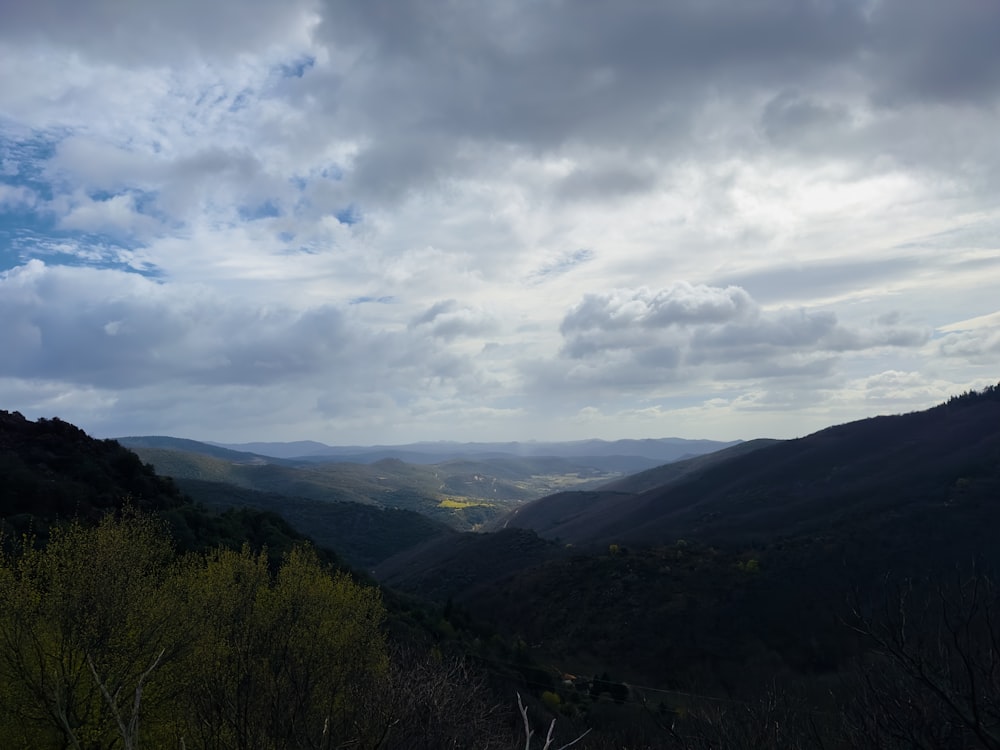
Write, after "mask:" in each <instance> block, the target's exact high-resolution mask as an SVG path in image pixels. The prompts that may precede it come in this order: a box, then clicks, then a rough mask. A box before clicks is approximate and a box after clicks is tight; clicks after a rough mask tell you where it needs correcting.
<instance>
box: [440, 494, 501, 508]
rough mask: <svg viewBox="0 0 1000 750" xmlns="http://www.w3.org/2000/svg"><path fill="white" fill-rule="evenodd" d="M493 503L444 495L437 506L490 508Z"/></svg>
mask: <svg viewBox="0 0 1000 750" xmlns="http://www.w3.org/2000/svg"><path fill="white" fill-rule="evenodd" d="M494 505H496V503H491V502H487V501H485V500H474V499H471V498H467V497H445V498H442V500H441V502H439V503H438V507H439V508H492V507H493V506H494Z"/></svg>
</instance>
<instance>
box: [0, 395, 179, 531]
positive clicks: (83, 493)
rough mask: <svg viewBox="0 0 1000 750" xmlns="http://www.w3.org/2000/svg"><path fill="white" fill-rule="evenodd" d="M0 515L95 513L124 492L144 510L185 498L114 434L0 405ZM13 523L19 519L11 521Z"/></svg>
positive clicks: (92, 515) (82, 516)
mask: <svg viewBox="0 0 1000 750" xmlns="http://www.w3.org/2000/svg"><path fill="white" fill-rule="evenodd" d="M0 477H2V478H3V479H2V481H0V517H6V518H7V519H8V521H11V522H14V521H17V520H18V519H21V520H27V519H28V518H30V517H38V518H80V519H81V520H86V519H91V518H95V517H99V516H100V515H101V514H103V512H104V511H106V510H108V509H112V508H116V507H120V506H121V504H122V502H123V501H124V500H125V499H126V498H127V499H128V501H129V502H130V503H131V504H132V505H133V507H136V508H139V509H143V510H164V509H169V508H176V507H178V506H180V505H182V504H183V503H184V498H183V496H182V495H181V493H180V492H179V491H178V489H177V487H176V486H174V485H173V483H171V482H170V481H169V480H166V479H163V478H162V477H159V476H157V475H156V473H155V472H154V471H153V469H152V467H150V466H148V465H144V464H143V463H142V461H140V460H139V457H138V456H136V455H135V454H134V453H133V452H132V451H129V450H127V449H125V448H123V447H122V446H121V445H119V444H118V443H117V442H115V441H114V440H95V439H93V438H91V437H90V436H88V435H87V434H86V433H85V432H84V431H83V430H81V429H80V428H78V427H76V426H74V425H72V424H69V423H68V422H63V421H62V420H61V419H39V420H38V421H37V422H32V421H29V420H27V419H25V418H24V417H23V416H22V415H21V414H19V413H18V412H6V411H0ZM15 525H19V524H17V523H15Z"/></svg>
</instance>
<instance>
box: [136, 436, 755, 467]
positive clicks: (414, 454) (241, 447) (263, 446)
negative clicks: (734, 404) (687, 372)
mask: <svg viewBox="0 0 1000 750" xmlns="http://www.w3.org/2000/svg"><path fill="white" fill-rule="evenodd" d="M120 439H121V438H120ZM740 442H742V441H740V440H735V441H728V442H727V441H719V440H687V439H685V438H646V439H628V440H611V441H608V440H598V439H589V440H573V441H566V442H534V441H527V442H518V441H513V442H498V443H489V442H487V443H475V442H473V443H459V442H449V441H441V442H419V443H407V444H404V445H373V446H360V445H343V446H333V445H326V444H324V443H318V442H315V441H311V440H304V441H296V442H291V443H280V442H252V443H215V442H211V443H208V445H213V446H217V447H219V448H226V449H229V450H233V451H239V452H244V453H250V454H257V455H262V456H272V457H274V458H285V459H305V458H317V459H318V458H321V459H323V460H327V461H329V460H333V459H339V460H344V461H351V462H355V463H374V462H375V461H379V460H381V459H383V458H398V459H400V460H403V461H407V462H408V463H422V464H434V463H441V462H442V461H447V460H450V459H453V458H467V457H473V456H474V457H491V458H504V457H508V456H516V457H520V458H528V457H548V456H553V457H559V458H587V459H592V458H596V457H604V458H613V457H636V458H643V459H647V460H648V461H651V462H655V463H653V464H650V465H656V464H659V463H667V462H670V461H677V460H679V459H681V458H686V457H690V456H697V455H702V454H705V453H712V452H714V451H717V450H721V449H722V448H728V447H729V446H732V445H737V444H738V443H740Z"/></svg>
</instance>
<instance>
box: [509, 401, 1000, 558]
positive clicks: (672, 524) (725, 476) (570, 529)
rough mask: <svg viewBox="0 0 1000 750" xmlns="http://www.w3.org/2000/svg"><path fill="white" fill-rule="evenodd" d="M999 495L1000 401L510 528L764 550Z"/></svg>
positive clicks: (873, 428)
mask: <svg viewBox="0 0 1000 750" xmlns="http://www.w3.org/2000/svg"><path fill="white" fill-rule="evenodd" d="M998 487H1000V400H997V399H995V398H992V392H990V393H988V394H984V395H983V396H982V397H980V398H977V399H966V400H962V399H954V400H952V401H951V402H949V403H948V404H943V405H941V406H938V407H936V408H934V409H930V410H928V411H924V412H916V413H913V414H905V415H899V416H891V417H877V418H873V419H866V420H862V421H859V422H852V423H849V424H844V425H839V426H836V427H831V428H829V429H826V430H823V431H821V432H817V433H815V434H813V435H809V436H808V437H804V438H800V439H798V440H789V441H784V442H779V443H776V444H773V445H769V446H765V447H762V448H760V449H758V450H754V451H752V452H750V453H745V454H743V455H736V456H732V457H728V458H727V459H726V460H722V461H719V462H714V463H710V464H709V465H708V466H707V467H701V468H698V469H696V470H694V471H692V472H690V473H689V474H688V475H686V476H681V477H680V478H679V479H674V480H672V481H669V482H668V483H667V484H666V485H665V486H661V487H656V488H653V489H650V490H646V491H645V492H641V493H636V494H622V493H609V492H604V493H578V494H577V493H562V494H560V495H555V496H551V497H547V498H542V499H541V500H538V501H536V502H535V503H532V504H529V505H527V506H525V507H524V508H522V509H521V510H520V512H518V513H517V514H516V515H515V516H514V517H512V518H511V519H510V520H509V523H508V525H509V526H518V527H522V528H531V529H535V530H537V531H538V533H540V534H543V535H545V536H547V537H550V538H558V539H560V540H562V541H564V542H572V543H575V544H586V543H593V544H601V545H604V544H608V543H612V542H619V543H627V544H662V543H672V542H673V541H674V540H676V539H678V538H688V537H694V538H698V539H701V540H705V541H710V542H714V543H722V542H732V543H749V542H754V541H756V542H763V541H767V540H770V539H774V538H775V537H777V536H791V535H801V534H808V533H818V532H822V531H825V530H829V529H831V528H835V527H838V526H842V525H845V524H862V525H866V524H868V525H870V524H872V523H875V522H879V521H881V522H885V523H888V522H889V521H890V520H893V519H895V522H896V523H908V522H911V521H912V522H917V521H918V520H919V518H920V517H921V516H922V515H924V514H926V513H932V514H935V515H940V514H945V510H946V509H949V508H954V507H956V505H962V503H963V502H965V503H966V504H968V503H969V502H972V499H977V502H978V501H979V500H982V501H986V499H987V498H988V497H989V496H990V493H991V492H993V491H994V490H996V489H997V488H998ZM963 498H964V501H963ZM945 515H946V514H945Z"/></svg>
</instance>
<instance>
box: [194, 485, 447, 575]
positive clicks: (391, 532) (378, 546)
mask: <svg viewBox="0 0 1000 750" xmlns="http://www.w3.org/2000/svg"><path fill="white" fill-rule="evenodd" d="M177 484H178V486H179V487H180V488H181V489H182V490H184V491H185V492H187V493H188V494H189V495H190V496H191V497H192V498H194V499H195V500H197V501H198V502H200V503H202V504H203V505H205V507H207V508H212V509H216V510H225V509H227V508H243V507H247V508H256V509H258V510H266V511H271V512H274V513H277V514H278V515H280V516H281V517H282V518H285V519H287V520H288V521H289V523H291V524H292V525H293V526H294V527H295V528H298V529H308V531H309V534H310V535H311V536H312V539H313V541H315V542H316V544H318V545H320V546H323V547H327V548H329V549H335V550H337V554H338V555H340V556H341V557H343V558H344V559H345V560H346V561H347V562H348V563H349V564H350V565H353V566H355V567H357V568H359V569H363V570H370V569H371V568H373V567H374V566H375V565H377V564H378V563H380V562H382V561H383V560H385V559H386V558H389V557H392V556H393V555H396V554H398V553H399V552H402V551H403V550H405V549H409V548H410V547H413V546H414V545H417V544H421V543H424V542H427V541H428V540H430V539H435V538H437V537H441V536H453V535H455V534H456V533H457V532H455V531H453V530H452V529H451V527H449V526H446V525H445V524H443V523H441V522H439V521H434V520H433V519H431V518H428V517H427V516H424V515H422V514H420V513H416V512H414V511H410V510H402V509H399V508H377V507H374V506H371V505H361V504H360V503H341V502H328V501H324V500H314V499H310V498H304V497H289V496H287V495H280V494H277V493H273V492H259V491H257V490H251V489H246V488H244V487H237V486H236V485H233V484H228V483H225V482H207V481H204V480H199V479H179V480H177Z"/></svg>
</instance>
